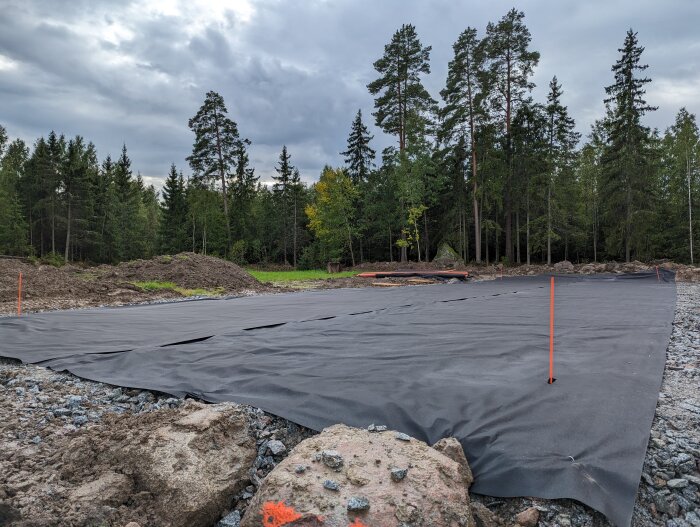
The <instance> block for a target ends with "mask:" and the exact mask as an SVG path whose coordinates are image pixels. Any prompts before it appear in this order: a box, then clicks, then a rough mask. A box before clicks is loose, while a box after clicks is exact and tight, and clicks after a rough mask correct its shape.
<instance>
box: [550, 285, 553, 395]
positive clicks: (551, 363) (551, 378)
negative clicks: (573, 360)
mask: <svg viewBox="0 0 700 527" xmlns="http://www.w3.org/2000/svg"><path fill="white" fill-rule="evenodd" d="M553 382H554V277H553V276H552V277H551V279H550V282H549V384H552V383H553Z"/></svg>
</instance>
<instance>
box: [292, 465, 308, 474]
mask: <svg viewBox="0 0 700 527" xmlns="http://www.w3.org/2000/svg"><path fill="white" fill-rule="evenodd" d="M294 472H295V473H297V474H303V473H304V472H306V466H305V465H297V466H296V467H294Z"/></svg>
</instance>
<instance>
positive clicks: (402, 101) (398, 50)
mask: <svg viewBox="0 0 700 527" xmlns="http://www.w3.org/2000/svg"><path fill="white" fill-rule="evenodd" d="M431 49H432V48H431V47H430V46H423V45H422V44H421V43H420V40H418V35H417V34H416V28H415V27H414V26H413V25H411V24H404V25H402V26H401V28H400V29H399V30H397V31H396V32H395V33H394V35H393V37H392V39H391V42H389V44H387V45H386V46H384V55H383V56H382V58H380V59H379V60H377V61H376V62H375V63H374V69H375V70H377V72H378V73H379V74H380V77H379V78H378V79H376V80H375V81H373V82H371V83H369V84H368V85H367V88H368V89H369V92H370V93H371V94H372V95H375V96H376V97H375V99H374V107H375V108H376V111H375V112H374V114H373V115H374V116H375V119H376V123H377V126H378V127H380V128H381V129H382V130H384V132H386V133H387V134H390V135H395V136H396V137H397V138H398V141H399V150H400V151H401V152H403V150H404V149H405V148H406V137H407V133H408V131H407V124H408V119H409V116H413V117H414V118H416V119H418V118H420V119H427V116H426V115H427V114H429V113H430V112H431V111H432V110H433V108H434V105H435V101H434V100H433V99H432V97H431V96H430V94H429V93H428V91H427V90H426V89H425V88H424V87H423V84H422V82H421V78H420V77H421V74H423V75H427V74H428V73H430V50H431Z"/></svg>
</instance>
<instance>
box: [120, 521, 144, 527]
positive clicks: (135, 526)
mask: <svg viewBox="0 0 700 527" xmlns="http://www.w3.org/2000/svg"><path fill="white" fill-rule="evenodd" d="M124 527H141V525H139V524H138V523H136V522H129V523H127V524H126V525H125V526H124Z"/></svg>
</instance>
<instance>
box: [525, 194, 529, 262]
mask: <svg viewBox="0 0 700 527" xmlns="http://www.w3.org/2000/svg"><path fill="white" fill-rule="evenodd" d="M525 215H526V216H525V253H526V254H525V258H526V259H527V265H530V197H529V196H528V198H527V211H526V212H525Z"/></svg>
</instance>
